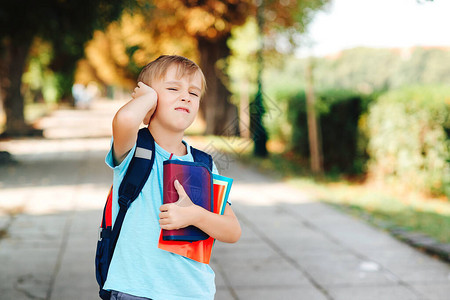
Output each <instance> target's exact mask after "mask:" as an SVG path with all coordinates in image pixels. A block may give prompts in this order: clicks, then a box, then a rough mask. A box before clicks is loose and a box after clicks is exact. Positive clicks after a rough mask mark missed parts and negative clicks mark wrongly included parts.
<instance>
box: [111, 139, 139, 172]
mask: <svg viewBox="0 0 450 300" xmlns="http://www.w3.org/2000/svg"><path fill="white" fill-rule="evenodd" d="M113 145H114V144H113V140H112V139H111V147H110V149H109V152H108V154H107V155H106V158H105V163H106V164H107V165H108V167H110V168H111V169H113V170H114V171H115V172H119V173H122V172H124V171H126V167H127V166H128V165H129V164H130V161H131V159H132V158H133V153H134V151H135V149H136V144H135V145H134V146H133V148H132V149H131V150H130V152H128V154H127V156H126V157H125V159H124V160H123V161H122V162H121V163H120V164H118V165H116V163H115V159H114V155H113Z"/></svg>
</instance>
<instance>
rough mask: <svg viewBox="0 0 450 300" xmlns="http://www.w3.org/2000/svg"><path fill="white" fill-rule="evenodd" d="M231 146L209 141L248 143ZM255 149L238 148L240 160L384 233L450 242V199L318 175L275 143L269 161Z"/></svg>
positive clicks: (227, 149) (225, 140)
mask: <svg viewBox="0 0 450 300" xmlns="http://www.w3.org/2000/svg"><path fill="white" fill-rule="evenodd" d="M235 139H236V138H233V141H234V142H233V143H229V142H227V138H223V137H208V140H209V142H214V145H215V146H216V148H220V149H221V150H222V151H229V150H230V148H229V147H230V145H233V144H234V145H239V144H241V145H248V143H236V142H235ZM249 148H251V147H247V148H246V149H237V151H235V153H239V155H236V154H235V156H236V158H237V159H239V160H240V161H242V162H243V163H246V164H251V165H254V166H257V167H258V168H259V169H260V170H261V171H262V172H267V173H268V174H270V175H276V176H278V177H279V178H280V179H283V180H285V181H287V182H288V183H289V184H292V185H294V186H295V187H297V188H300V189H302V190H305V191H307V192H309V193H310V194H312V195H313V196H314V197H315V198H316V199H319V200H321V201H323V202H326V203H330V204H331V205H333V206H335V207H337V208H338V209H342V210H344V211H346V212H347V213H350V214H352V215H355V216H357V217H360V218H363V219H365V220H367V221H369V222H370V223H372V224H374V225H376V226H381V227H383V228H384V229H396V228H399V227H400V228H403V229H406V230H410V231H414V232H420V233H423V234H425V235H428V236H430V237H432V238H434V239H436V240H438V241H440V242H442V243H450V201H449V200H448V199H447V198H446V197H440V198H433V197H431V196H424V195H420V194H418V193H414V192H411V191H405V190H402V189H401V188H399V187H398V186H395V188H392V186H394V185H392V186H391V187H390V186H386V185H383V184H381V183H378V184H377V183H373V182H368V181H367V180H363V179H361V178H359V179H358V178H353V179H351V180H349V179H345V178H342V177H339V176H336V175H334V176H333V175H329V174H325V175H322V176H313V175H312V174H311V173H310V172H309V171H308V168H307V167H305V166H307V165H308V162H307V161H305V160H304V159H302V158H300V157H297V156H296V155H295V154H293V153H286V152H283V147H282V146H280V145H279V144H277V143H273V142H272V143H269V144H268V148H269V151H270V152H271V154H270V156H269V157H268V158H264V159H261V158H255V157H253V156H252V153H251V151H252V149H249Z"/></svg>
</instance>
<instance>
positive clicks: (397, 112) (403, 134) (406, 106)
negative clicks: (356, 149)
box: [363, 86, 450, 195]
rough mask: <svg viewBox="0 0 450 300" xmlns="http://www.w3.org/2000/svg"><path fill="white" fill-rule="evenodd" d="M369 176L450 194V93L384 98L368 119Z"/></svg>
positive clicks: (407, 92) (409, 91)
mask: <svg viewBox="0 0 450 300" xmlns="http://www.w3.org/2000/svg"><path fill="white" fill-rule="evenodd" d="M363 123H364V125H365V126H367V133H368V138H369V142H368V148H367V150H368V153H369V155H370V164H369V171H370V174H372V175H374V176H375V177H376V178H379V179H382V180H383V181H385V182H388V183H391V184H396V183H401V184H402V185H403V186H405V187H408V188H411V189H415V190H420V191H426V192H431V193H433V194H437V195H439V194H447V195H450V168H449V159H450V149H449V147H450V142H449V132H450V88H449V87H442V86H439V87H437V86H422V87H409V88H402V89H399V90H393V91H389V92H386V93H385V94H383V95H381V96H380V97H379V98H378V99H377V101H376V102H374V103H372V105H371V106H370V109H369V113H368V115H367V123H365V122H363Z"/></svg>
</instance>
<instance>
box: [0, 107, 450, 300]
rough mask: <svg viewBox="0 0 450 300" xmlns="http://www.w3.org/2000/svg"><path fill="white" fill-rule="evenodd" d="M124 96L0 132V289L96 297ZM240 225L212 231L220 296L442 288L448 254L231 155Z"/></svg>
mask: <svg viewBox="0 0 450 300" xmlns="http://www.w3.org/2000/svg"><path fill="white" fill-rule="evenodd" d="M118 105H120V103H117V102H96V103H95V105H94V107H93V109H92V110H90V111H75V110H62V111H57V112H55V113H53V114H52V115H51V116H50V117H47V118H44V119H42V121H41V122H40V126H41V127H42V128H43V129H44V134H45V136H46V137H47V138H46V139H19V140H11V141H1V142H0V151H2V150H6V151H9V152H11V153H12V154H13V155H14V157H15V159H16V160H17V161H18V163H17V164H11V165H3V166H0V299H2V300H3V299H4V300H9V299H13V300H16V299H19V300H20V299H49V300H60V299H62V300H70V299H99V298H97V292H98V287H97V284H96V281H95V276H94V263H93V260H94V255H95V246H96V239H97V226H98V225H99V222H100V218H101V209H102V207H103V204H104V200H105V197H106V193H107V191H108V188H109V185H110V184H111V178H112V174H111V172H110V170H109V169H108V168H107V167H106V165H105V164H104V162H103V160H104V156H105V154H106V152H107V149H108V147H109V142H110V138H109V134H110V124H111V119H112V117H113V114H114V112H115V110H116V109H117V107H118ZM223 174H224V175H227V176H231V177H233V178H234V179H235V183H234V185H233V189H232V193H231V198H232V201H233V208H234V210H235V211H236V214H237V215H238V217H239V219H240V221H241V225H242V229H243V235H242V238H241V240H240V241H239V242H238V243H237V244H232V245H228V244H223V243H217V244H216V246H215V249H214V253H213V261H212V267H213V268H214V270H215V271H216V284H217V296H216V299H219V300H221V299H223V300H225V299H240V300H264V299H279V300H280V299H287V300H290V299H305V300H322V299H335V300H341V299H342V300H371V299H376V300H391V299H392V300H406V299H420V300H426V299H428V300H449V299H450V296H449V295H450V265H449V264H446V263H443V262H441V261H438V260H436V259H433V258H431V257H430V256H428V255H426V254H423V253H421V252H419V251H417V250H415V249H413V248H411V247H410V246H408V245H405V244H403V243H401V242H399V241H397V240H396V239H394V238H392V237H391V236H389V235H388V234H387V233H385V232H381V231H379V230H377V229H374V228H372V227H370V226H369V225H366V224H364V223H362V222H361V221H359V220H357V219H354V218H353V217H351V216H347V215H344V214H342V213H341V212H338V211H336V210H334V209H333V208H331V207H330V206H327V205H326V204H323V203H320V202H316V201H314V200H313V199H311V198H309V197H308V195H305V194H303V193H302V192H301V191H300V190H295V189H294V188H292V187H291V186H289V185H287V184H285V183H283V182H279V181H275V180H273V179H270V178H268V177H266V176H263V175H261V174H259V173H257V172H256V171H254V170H252V169H250V168H246V167H243V166H242V165H240V164H237V163H236V162H233V163H232V165H230V166H229V167H228V168H226V170H223Z"/></svg>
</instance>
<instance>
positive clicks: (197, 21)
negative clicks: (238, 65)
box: [85, 0, 327, 134]
mask: <svg viewBox="0 0 450 300" xmlns="http://www.w3.org/2000/svg"><path fill="white" fill-rule="evenodd" d="M325 2H327V1H324V0H304V1H292V0H284V1H265V6H264V17H265V18H266V23H265V24H266V27H265V28H266V34H269V33H270V32H271V31H273V30H276V29H280V28H291V29H293V30H294V29H295V30H303V29H304V24H305V23H306V21H305V20H307V19H308V18H309V16H310V15H311V12H312V11H313V9H315V8H318V7H320V6H321V5H323V3H325ZM138 3H139V7H140V9H139V10H134V11H133V12H132V13H130V14H127V15H124V16H123V18H122V19H121V21H120V22H118V23H115V24H112V25H111V26H110V28H108V30H106V31H105V32H104V33H96V36H95V38H94V41H93V42H92V43H90V44H89V46H88V48H87V50H86V53H87V58H88V63H89V65H90V66H92V67H93V68H91V67H88V66H87V65H85V70H89V69H90V70H92V69H94V70H96V73H97V74H96V76H97V77H99V78H101V79H102V80H103V81H104V82H105V83H108V84H111V83H115V84H120V85H125V86H127V87H129V86H130V85H131V84H132V82H133V79H134V78H136V77H135V73H133V72H130V68H129V65H130V64H132V65H134V66H136V67H142V66H143V65H145V64H146V63H147V62H148V61H150V60H151V59H153V58H155V57H156V56H158V55H160V54H181V55H188V56H189V57H191V58H193V59H194V60H196V61H198V62H199V64H200V66H201V67H202V69H203V71H204V73H205V76H206V78H207V85H208V90H207V94H206V96H205V100H204V101H202V107H201V108H202V112H203V115H204V117H205V119H206V121H207V132H208V133H216V134H226V133H228V134H234V133H235V132H234V131H235V128H234V129H231V132H227V130H228V129H230V128H233V126H230V127H227V128H225V126H226V125H227V124H229V123H230V122H232V121H233V120H235V119H236V117H237V110H236V108H235V107H234V105H232V104H231V103H230V101H229V98H230V95H231V93H230V91H229V89H228V87H229V78H228V72H227V66H228V65H227V61H226V60H225V59H226V58H227V57H228V56H229V55H230V53H231V52H230V48H229V45H228V44H227V41H228V39H229V38H230V36H231V31H232V30H233V29H234V28H236V27H239V26H241V25H242V24H244V23H245V22H246V20H247V19H248V17H249V16H255V14H256V9H257V5H256V4H255V3H256V2H255V1H252V0H246V1H235V0H228V1H218V0H209V1H193V0H174V1H163V0H154V1H144V0H142V1H138ZM306 16H308V18H307V17H306ZM127 28H128V29H127ZM251 38H252V39H255V38H256V37H255V36H253V37H251ZM107 44H109V45H110V46H112V45H115V46H114V47H113V48H114V49H113V48H110V47H107V46H106V45H107ZM119 44H122V45H119ZM107 48H109V50H108V49H107ZM105 51H106V52H105ZM113 52H114V53H115V54H114V55H110V54H108V53H111V54H112V53H113ZM118 52H121V53H120V54H119V53H118ZM94 53H97V54H96V55H94ZM101 53H106V56H109V57H108V58H99V56H100V54H101ZM118 60H120V62H119V61H118ZM105 70H110V71H111V72H109V74H106V73H107V72H106V71H105ZM133 70H135V69H134V67H133ZM94 77H95V76H94ZM112 77H114V78H112ZM133 77H134V78H133Z"/></svg>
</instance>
